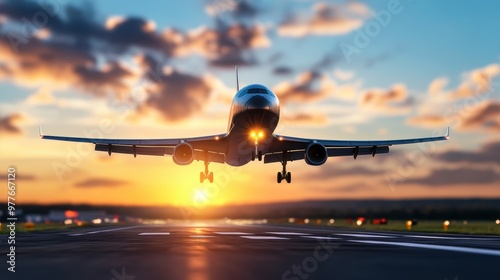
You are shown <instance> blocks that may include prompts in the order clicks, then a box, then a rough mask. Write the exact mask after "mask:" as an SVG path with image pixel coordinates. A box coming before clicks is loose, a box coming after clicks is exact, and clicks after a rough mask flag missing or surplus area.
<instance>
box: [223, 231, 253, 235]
mask: <svg viewBox="0 0 500 280" xmlns="http://www.w3.org/2000/svg"><path fill="white" fill-rule="evenodd" d="M215 233H217V234H220V235H252V234H253V233H248V232H238V231H217V232H215Z"/></svg>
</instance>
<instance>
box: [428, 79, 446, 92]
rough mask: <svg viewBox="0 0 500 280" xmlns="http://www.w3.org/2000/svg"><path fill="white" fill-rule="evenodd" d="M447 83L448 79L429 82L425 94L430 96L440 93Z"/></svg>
mask: <svg viewBox="0 0 500 280" xmlns="http://www.w3.org/2000/svg"><path fill="white" fill-rule="evenodd" d="M448 82H449V81H448V78H437V79H435V80H434V81H432V82H431V84H430V85H429V88H428V89H427V92H429V94H431V95H433V94H439V93H442V92H443V89H444V87H445V86H446V85H448Z"/></svg>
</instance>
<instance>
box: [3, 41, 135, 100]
mask: <svg viewBox="0 0 500 280" xmlns="http://www.w3.org/2000/svg"><path fill="white" fill-rule="evenodd" d="M0 61H3V62H6V65H8V66H6V67H5V68H4V70H3V71H2V70H0V78H2V77H3V78H8V79H13V80H14V81H16V82H18V83H20V84H22V85H24V86H37V85H46V84H51V85H52V86H53V87H63V88H65V87H70V86H74V87H77V88H80V89H81V90H82V91H84V92H86V93H89V94H93V95H96V96H104V95H106V94H108V93H109V94H115V95H117V96H122V95H124V94H125V93H127V91H128V89H129V86H128V84H130V82H129V80H132V81H133V80H134V78H135V75H134V74H133V72H132V71H131V70H130V69H128V68H127V67H126V66H124V65H121V64H120V63H118V62H115V61H111V62H109V63H107V64H105V65H104V66H102V67H99V66H98V64H97V58H96V57H95V55H94V54H92V53H91V52H90V50H89V49H87V48H86V46H84V45H78V44H76V43H70V42H51V41H44V40H40V39H38V38H31V39H30V40H29V41H28V42H26V44H24V45H23V46H22V47H21V48H19V49H18V51H17V52H16V51H15V49H13V48H12V46H11V44H10V42H9V39H8V38H7V37H5V36H2V37H1V38H0Z"/></svg>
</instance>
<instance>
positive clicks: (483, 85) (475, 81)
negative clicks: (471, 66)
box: [450, 64, 500, 100]
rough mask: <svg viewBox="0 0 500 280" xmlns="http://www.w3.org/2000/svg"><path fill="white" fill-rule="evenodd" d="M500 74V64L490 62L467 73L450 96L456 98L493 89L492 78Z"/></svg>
mask: <svg viewBox="0 0 500 280" xmlns="http://www.w3.org/2000/svg"><path fill="white" fill-rule="evenodd" d="M499 74H500V65H499V64H490V65H488V66H485V67H483V68H479V69H475V70H472V71H470V72H468V73H465V74H464V78H463V81H462V83H461V84H460V85H459V86H458V87H457V88H456V89H455V90H453V91H452V92H451V93H450V97H451V98H452V99H454V100H456V99H462V98H468V97H473V96H475V95H478V94H483V93H485V92H487V91H489V90H490V89H491V80H492V79H493V78H494V77H496V76H498V75H499Z"/></svg>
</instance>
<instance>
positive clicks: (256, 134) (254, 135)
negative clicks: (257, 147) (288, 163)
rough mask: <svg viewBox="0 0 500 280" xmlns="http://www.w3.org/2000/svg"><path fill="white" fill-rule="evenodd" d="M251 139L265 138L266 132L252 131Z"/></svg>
mask: <svg viewBox="0 0 500 280" xmlns="http://www.w3.org/2000/svg"><path fill="white" fill-rule="evenodd" d="M250 137H251V138H253V139H260V138H263V137H264V132H263V131H262V130H259V131H255V130H252V132H250Z"/></svg>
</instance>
